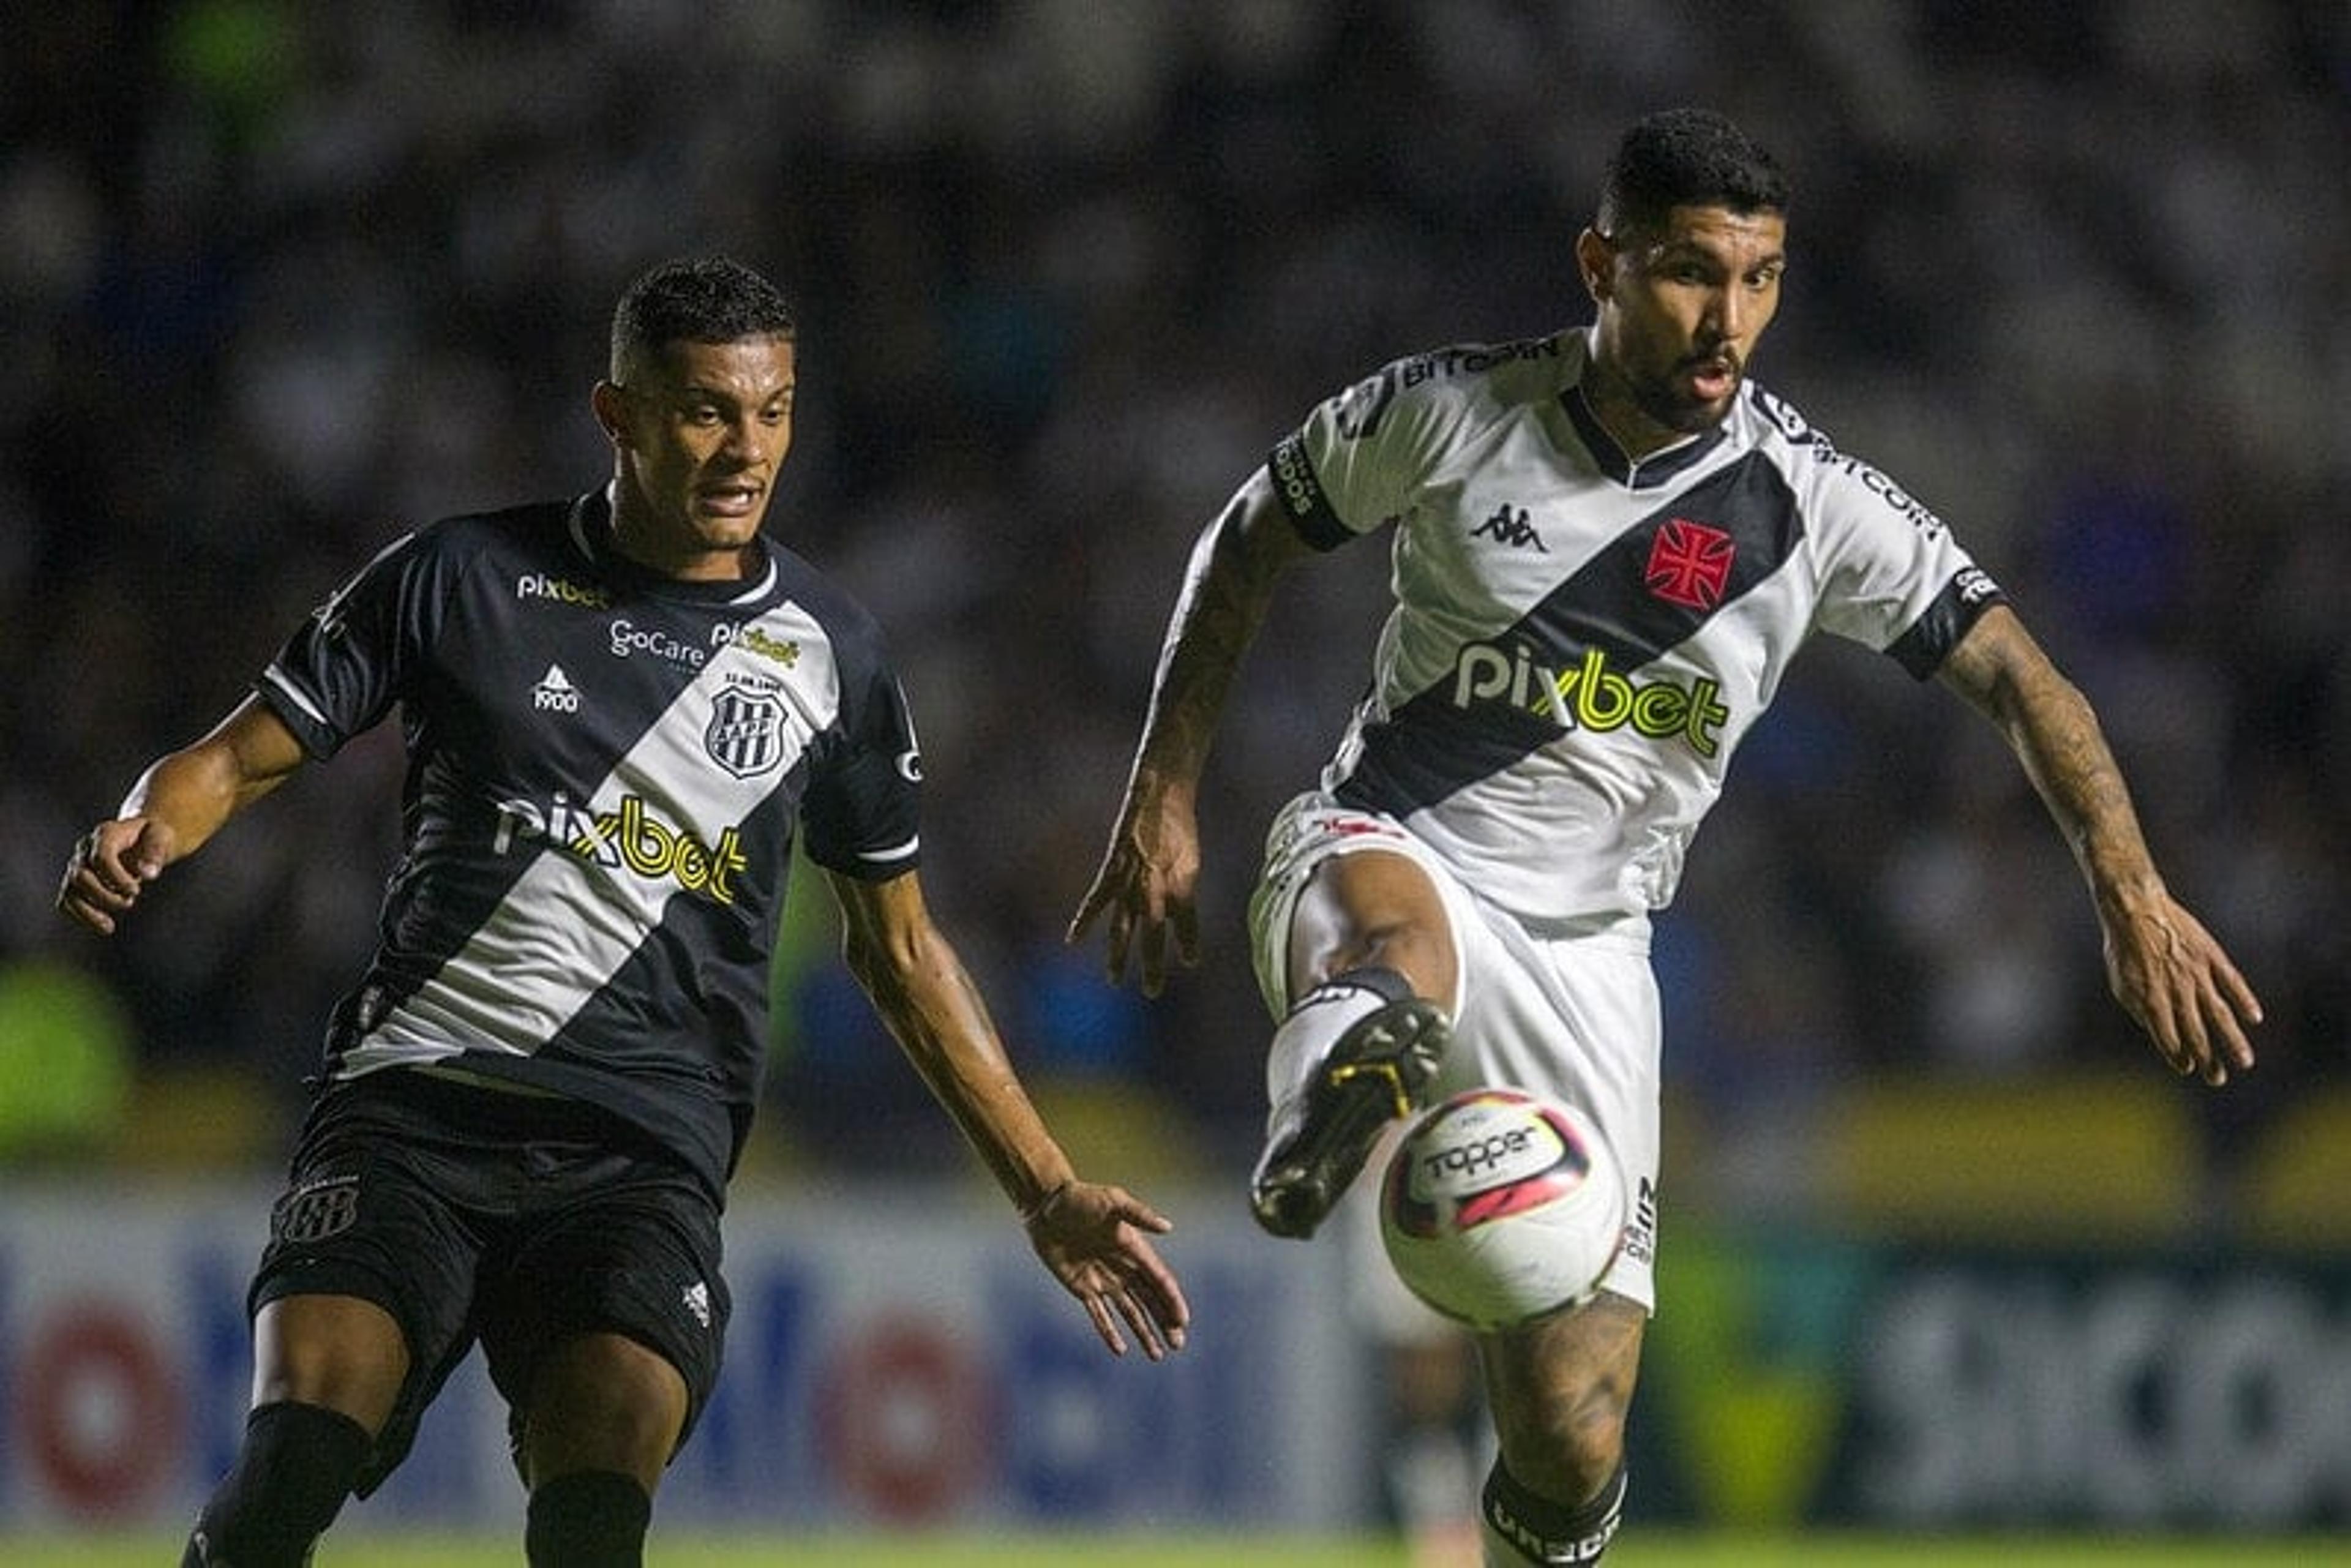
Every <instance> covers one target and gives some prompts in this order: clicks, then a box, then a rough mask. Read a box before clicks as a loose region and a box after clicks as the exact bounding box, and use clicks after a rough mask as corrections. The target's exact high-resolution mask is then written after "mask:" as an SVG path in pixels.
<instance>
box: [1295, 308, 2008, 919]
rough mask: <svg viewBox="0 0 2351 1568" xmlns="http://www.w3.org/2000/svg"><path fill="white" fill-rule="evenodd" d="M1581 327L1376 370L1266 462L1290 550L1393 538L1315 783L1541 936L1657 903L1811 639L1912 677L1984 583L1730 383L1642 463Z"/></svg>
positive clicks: (1827, 452) (1917, 509) (1961, 620)
mask: <svg viewBox="0 0 2351 1568" xmlns="http://www.w3.org/2000/svg"><path fill="white" fill-rule="evenodd" d="M1590 352H1591V341H1590V338H1589V335H1588V332H1587V331H1586V330H1573V331H1568V332H1562V333H1560V334H1558V335H1555V336H1552V337H1549V338H1541V339H1532V340H1525V341H1522V342H1516V343H1507V344H1498V345H1474V346H1463V347H1457V348H1451V349H1446V350H1439V351H1437V352H1435V353H1430V354H1425V355H1419V356H1416V357H1414V358H1410V359H1406V360H1402V361H1396V362H1395V363H1394V364H1391V365H1389V366H1387V367H1386V368H1385V369H1384V370H1382V371H1379V372H1378V373H1377V374H1375V375H1374V376H1372V377H1370V378H1369V379H1367V380H1365V381H1364V382H1360V383H1358V384H1357V385H1355V386H1353V387H1352V388H1350V389H1349V390H1347V391H1346V392H1342V393H1341V394H1339V395H1338V396H1336V397H1333V398H1332V399H1330V400H1329V401H1327V402H1324V403H1322V405H1321V406H1319V407H1318V408H1317V409H1315V410H1314V411H1313V413H1311V414H1310V415H1309V416H1308V418H1307V420H1306V422H1305V423H1304V424H1303V425H1302V426H1301V428H1300V429H1299V430H1298V431H1297V432H1296V433H1294V434H1291V435H1290V436H1288V437H1286V438H1285V439H1284V440H1283V441H1282V442H1280V444H1278V445H1277V446H1276V447H1275V448H1274V451H1273V454H1272V455H1271V456H1270V459H1269V460H1268V472H1269V475H1270V478H1271V481H1272V484H1273V487H1274V489H1275V491H1276V493H1277V494H1278V495H1279V497H1280V502H1281V505H1282V507H1283V509H1284V510H1285V512H1286V513H1287V514H1288V516H1289V517H1290V520H1291V521H1292V523H1293V524H1294V525H1295V526H1296V527H1297V528H1298V529H1299V530H1300V532H1301V536H1302V537H1304V538H1306V539H1307V540H1309V541H1310V542H1311V543H1312V544H1314V545H1316V546H1317V547H1319V548H1323V549H1331V548H1335V547H1336V546H1337V545H1339V544H1342V543H1343V542H1345V541H1347V540H1349V539H1351V538H1356V537H1358V536H1359V535H1362V534H1365V533H1369V532H1372V531H1374V530H1375V529H1377V528H1382V527H1384V526H1393V527H1394V528H1395V539H1394V544H1393V568H1392V588H1393V591H1394V593H1395V608H1394V610H1393V612H1392V613H1391V614H1390V616H1389V618H1388V620H1387V622H1386V624H1385V625H1384V628H1383V629H1382V632H1381V635H1380V639H1379V643H1378V649H1377V653H1376V655H1375V663H1376V668H1375V670H1374V681H1373V685H1372V689H1371V691H1370V693H1369V695H1367V696H1366V697H1365V698H1364V702H1363V703H1362V705H1361V706H1360V707H1359V708H1358V709H1357V710H1356V712H1355V714H1354V716H1353V720H1352V722H1351V723H1350V724H1349V726H1348V728H1347V731H1346V734H1345V737H1344V738H1343V741H1342V742H1341V744H1340V747H1339V748H1338V751H1337V754H1336V755H1335V757H1334V758H1332V762H1331V763H1330V765H1329V767H1328V768H1327V769H1326V770H1325V774H1324V778H1323V787H1324V789H1327V790H1329V791H1331V792H1332V793H1333V794H1335V795H1336V796H1337V797H1338V798H1339V799H1340V800H1342V801H1343V802H1346V803H1348V804H1351V805H1354V806H1358V807H1364V808H1370V809H1374V810H1382V811H1385V812H1387V813H1389V814H1391V815H1393V816H1395V817H1396V818H1397V819H1399V820H1401V821H1403V822H1404V823H1405V826H1406V827H1408V828H1409V829H1410V830H1411V831H1413V832H1414V833H1415V834H1416V835H1417V836H1419V837H1420V838H1422V839H1423V840H1424V841H1426V842H1427V843H1428V844H1429V845H1430V846H1431V847H1432V848H1434V849H1435V850H1436V851H1437V852H1438V853H1439V854H1440V855H1442V856H1443V857H1444V859H1445V860H1446V862H1447V863H1448V864H1450V865H1451V866H1453V867H1454V868H1455V869H1456V870H1457V871H1458V873H1460V875H1461V876H1462V877H1463V879H1464V880H1465V881H1466V882H1467V883H1468V884H1469V885H1470V886H1472V887H1475V888H1477V889H1479V891H1480V893H1481V894H1484V895H1485V896H1486V897H1488V898H1489V899H1490V900H1492V901H1493V902H1494V903H1496V904H1499V905H1500V906H1501V907H1503V908H1505V909H1507V910H1510V911H1511V912H1512V913H1514V914H1516V915H1519V916H1520V917H1522V918H1525V919H1528V920H1531V921H1535V922H1559V923H1562V924H1565V925H1584V924H1589V923H1592V922H1594V921H1599V922H1605V921H1607V920H1609V919H1610V918H1612V917H1626V916H1629V917H1635V918H1638V917H1644V916H1646V914H1647V913H1648V912H1649V911H1651V910H1654V909H1656V908H1659V907H1662V906H1663V905H1664V904H1666V903H1667V901H1669V900H1670V899H1671V897H1672V896H1673V893H1674V889H1675V886H1676V884H1677V882H1678V881H1679V878H1680V874H1681V867H1682V860H1683V854H1684V852H1685V850H1686V849H1687V845H1688V843H1689V841H1690V839H1691V836H1692V835H1693V834H1694V833H1695V832H1696V831H1697V829H1698V822H1699V821H1700V820H1701V819H1702V818H1703V817H1704V816H1705V814H1706V812H1707V810H1708V808H1710V807H1711V806H1712V805H1713V803H1714V801H1715V800H1716V798H1717V796H1718V795H1719V793H1720V790H1721V788H1722V783H1723V779H1724V769H1725V768H1726V767H1727V766H1728V764H1729V760H1730V757H1731V754H1732V752H1733V751H1734V750H1735V749H1736V748H1737V747H1738V744H1739V741H1740V737H1742V736H1743V735H1744V734H1745V733H1746V731H1747V728H1748V727H1749V726H1750V725H1751V724H1752V723H1754V721H1755V719H1756V717H1757V716H1759V715H1760V714H1761V712H1762V710H1763V709H1764V707H1765V706H1767V705H1768V704H1769V703H1770V702H1771V698H1772V695H1774V693H1775V692H1776V691H1777V690H1778V688H1779V685H1780V681H1781V678H1782V674H1783V673H1784V672H1785V670H1786V669H1787V666H1788V663H1789V661H1790V660H1791V659H1792V657H1793V656H1794V655H1795V653H1796V652H1797V650H1798V648H1799V647H1800V646H1802V643H1804V642H1805V640H1806V639H1807V638H1809V637H1810V636H1811V635H1812V634H1813V632H1816V631H1826V632H1834V633H1836V634H1839V635H1841V636H1844V637H1847V638H1850V639H1853V640H1855V641H1856V642H1859V643H1864V644H1865V645H1867V646H1870V647H1873V648H1877V649H1882V650H1885V651H1886V652H1887V653H1891V654H1892V655H1893V656H1894V657H1896V659H1898V660H1899V661H1900V662H1901V663H1902V664H1903V665H1904V666H1905V667H1906V668H1907V669H1908V670H1909V671H1910V672H1911V673H1912V674H1915V675H1917V676H1919V677H1921V678H1924V677H1925V676H1927V675H1928V674H1932V673H1933V671H1934V670H1935V669H1936V667H1937V666H1938V664H1940V663H1941V662H1942V660H1943V658H1944V656H1945V655H1946V654H1947V653H1949V651H1950V649H1951V648H1952V646H1953V645H1954V644H1956V643H1958V641H1959V638H1960V637H1961V636H1962V635H1963V634H1964V633H1965V632H1966V631H1967V629H1968V628H1969V627H1970V626H1971V625H1972V624H1974V622H1975V620H1976V618H1977V617H1978V616H1979V615H1980V613H1981V612H1983V611H1984V610H1985V609H1986V608H1987V607H1988V606H1990V605H1991V604H1993V603H1995V602H1998V601H2000V599H2001V593H2000V590H1999V589H1998V587H1997V586H1996V585H1995V584H1993V582H1992V581H1991V580H1990V579H1989V578H1988V577H1986V576H1985V575H1984V574H1983V573H1982V572H1981V571H1980V570H1979V569H1977V568H1976V566H1975V565H1974V564H1973V563H1972V561H1971V560H1970V558H1969V556H1968V554H1967V553H1966V551H1965V550H1964V549H1961V548H1960V546H1959V544H1958V543H1957V542H1956V541H1955V540H1954V539H1953V538H1952V537H1951V534H1950V532H1949V529H1948V528H1946V527H1945V526H1944V524H1943V523H1942V521H1941V520H1940V519H1939V518H1938V517H1936V516H1935V515H1934V514H1933V513H1932V512H1930V511H1929V510H1928V508H1927V507H1924V506H1922V505H1920V504H1919V503H1918V502H1917V501H1916V500H1914V499H1912V498H1911V497H1908V496H1907V495H1906V494H1904V493H1903V492H1902V491H1901V490H1900V489H1899V488H1897V487H1896V486H1895V485H1893V484H1892V483H1891V482H1890V481H1888V480H1887V479H1886V477H1885V476H1883V475H1882V474H1880V473H1878V471H1877V470H1876V469H1875V468H1872V467H1871V466H1869V465H1867V464H1865V463H1863V462H1861V461H1859V460H1858V459H1855V458H1854V457H1851V456H1848V455H1845V454H1844V453H1841V452H1839V451H1837V450H1836V449H1835V447H1834V446H1833V445H1831V444H1830V443H1829V442H1828V441H1827V440H1826V439H1825V438H1824V437H1823V435H1822V434H1821V433H1820V432H1818V431H1816V430H1813V428H1812V427H1811V426H1810V425H1808V424H1807V423H1805V422H1804V420H1803V419H1802V417H1801V416H1800V415H1799V414H1798V413H1796V412H1795V411H1794V410H1793V409H1792V408H1790V407H1789V406H1788V405H1787V404H1786V403H1785V402H1782V401H1780V400H1779V399H1777V398H1775V397H1773V396H1772V395H1771V393H1770V392H1766V391H1765V390H1764V389H1763V388H1761V387H1760V386H1756V385H1753V384H1751V383H1750V385H1748V386H1747V387H1746V388H1745V389H1743V391H1742V392H1741V393H1740V396H1739V397H1738V398H1737V399H1736V400H1735V402H1734V405H1733V407H1732V408H1731V411H1730V413H1729V415H1728V416H1727V417H1726V418H1725V419H1724V420H1723V421H1722V423H1720V424H1719V426H1717V427H1715V428H1713V429H1711V430H1708V431H1706V432H1704V433H1702V434H1697V435H1693V436H1691V437H1690V438H1688V439H1687V440H1686V441H1683V442H1681V443H1679V444H1676V445H1674V446H1671V447H1669V448H1667V449H1666V450H1664V451H1661V452H1658V453H1656V454H1653V455H1650V456H1648V457H1646V458H1644V459H1642V460H1641V461H1639V462H1637V463H1635V462H1631V461H1628V460H1627V459H1626V457H1625V455H1624V453H1623V451H1622V450H1621V449H1620V448H1619V447H1618V446H1617V445H1616V444H1614V441H1612V440H1611V439H1610V437H1609V436H1608V434H1606V432H1605V431H1604V429H1603V428H1602V427H1601V425H1600V424H1599V423H1598V421H1597V420H1596V419H1595V418H1594V417H1593V414H1592V413H1591V410H1590V408H1589V406H1588V404H1587V403H1586V402H1585V400H1584V397H1583V391H1582V389H1581V382H1582V380H1583V371H1584V369H1585V367H1586V365H1587V364H1588V363H1589V362H1590Z"/></svg>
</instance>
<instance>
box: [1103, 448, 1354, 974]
mask: <svg viewBox="0 0 2351 1568" xmlns="http://www.w3.org/2000/svg"><path fill="white" fill-rule="evenodd" d="M1310 553H1311V550H1310V549H1309V547H1308V546H1307V544H1306V542H1305V541H1304V540H1303V539H1301V538H1300V537H1299V535H1298V531H1297V530H1296V529H1295V528H1292V527H1291V526H1290V522H1289V519H1288V518H1286V517H1283V516H1282V514H1281V509H1280V503H1279V502H1278V501H1277V500H1276V499H1275V497H1274V494H1273V483H1272V480H1271V479H1270V477H1269V476H1268V475H1267V473H1266V471H1265V470H1264V469H1263V468H1259V470H1258V471H1257V472H1256V473H1255V474H1253V475H1252V476H1250V477H1249V481H1248V482H1247V483H1246V484H1244V485H1243V486H1241V487H1240V489H1239V490H1238V492H1237V493H1236V494H1235V495H1234V497H1233V498H1232V499H1231V501H1229V502H1228V503H1227V504H1226V507H1225V509H1224V510H1223V511H1222V512H1220V513H1219V514H1217V518H1216V520H1215V521H1213V522H1211V523H1210V524H1209V525H1208V526H1207V528H1205V529H1204V530H1202V532H1201V534H1200V538H1199V541H1198V542H1197V543H1196V544H1195V545H1194V546H1193V548H1192V557H1191V560H1190V563H1189V564H1188V565H1187V566H1186V569H1185V572H1184V586H1183V589H1182V591H1180V592H1179V593H1178V594H1177V596H1176V601H1175V613H1174V614H1173V615H1172V616H1171V617H1170V618H1169V621H1168V624H1167V634H1166V638H1165V642H1164V643H1162V644H1161V646H1160V651H1159V667H1158V671H1157V673H1156V674H1155V676H1154V677H1153V680H1152V686H1151V706H1150V710H1149V712H1148V714H1147V715H1146V716H1145V717H1144V722H1143V737H1142V740H1141V742H1140V743H1139V744H1138V745H1137V747H1135V754H1134V767H1133V768H1132V769H1131V770H1130V772H1129V773H1128V776H1127V782H1126V794H1125V797H1124V799H1123V800H1121V801H1120V803H1119V811H1118V821H1117V823H1116V824H1115V825H1114V826H1113V828H1112V829H1111V835H1110V845H1109V848H1108V849H1107V850H1105V851H1104V852H1103V854H1102V865H1101V867H1100V869H1098V870H1097V871H1096V872H1095V873H1094V879H1093V883H1092V885H1091V886H1090V887H1088V888H1087V889H1086V893H1085V896H1084V898H1083V899H1081V901H1080V902H1079V904H1078V912H1077V915H1076V916H1075V918H1073V919H1072V920H1071V922H1070V930H1069V940H1070V941H1071V942H1076V941H1079V940H1081V939H1082V938H1083V937H1084V936H1085V934H1086V932H1087V930H1088V929H1089V928H1090V927H1091V926H1092V925H1093V924H1094V922H1095V921H1096V920H1098V919H1100V920H1103V922H1104V932H1105V936H1106V937H1107V941H1108V956H1109V972H1110V978H1111V983H1112V984H1113V985H1116V984H1118V983H1119V982H1120V981H1122V980H1123V979H1124V978H1125V977H1126V966H1127V958H1128V956H1129V955H1130V954H1132V955H1133V956H1134V958H1135V960H1136V966H1137V968H1138V970H1139V972H1140V975H1141V977H1142V983H1143V989H1144V994H1145V995H1147V996H1157V995H1158V994H1159V992H1160V990H1161V989H1162V988H1164V987H1165V984H1166V979H1167V967H1168V958H1169V956H1170V952H1171V948H1172V950H1173V956H1175V958H1177V959H1178V960H1180V961H1181V962H1183V963H1185V964H1186V965H1189V964H1193V963H1196V962H1197V961H1198V959H1199V945H1200V927H1199V918H1198V915H1197V911H1196V904H1195V896H1196V885H1197V883H1198V881H1199V874H1200V831H1199V825H1198V820H1197V816H1196V810H1195V801H1196V796H1197V793H1198V789H1199V782H1200V770H1201V768H1204V767H1205V766H1206V765H1207V759H1208V747H1209V743H1210V741H1211V739H1212V738H1213V737H1214V736H1215V733H1216V728H1217V719H1218V718H1219V716H1222V714H1223V712H1224V708H1225V699H1226V697H1227V695H1228V694H1229V693H1230V692H1231V690H1232V684H1233V675H1234V674H1235V672H1237V671H1238V669H1239V668H1240V664H1241V660H1242V658H1243V656H1244V655H1245V654H1247V653H1248V652H1249V644H1250V643H1253V642H1255V641H1256V639H1257V632H1258V628H1259V626H1260V625H1261V624H1263V622H1264V620H1265V612H1266V607H1267V606H1268V605H1269V604H1270V602H1271V601H1272V599H1273V591H1274V586H1275V584H1276V583H1277V582H1278V581H1279V580H1280V576H1281V574H1282V572H1283V571H1284V570H1287V569H1288V568H1289V567H1290V564H1291V563H1292V562H1294V561H1296V560H1298V559H1301V558H1302V557H1304V556H1306V555H1308V554H1310ZM1105 916H1106V917H1107V918H1106V919H1105Z"/></svg>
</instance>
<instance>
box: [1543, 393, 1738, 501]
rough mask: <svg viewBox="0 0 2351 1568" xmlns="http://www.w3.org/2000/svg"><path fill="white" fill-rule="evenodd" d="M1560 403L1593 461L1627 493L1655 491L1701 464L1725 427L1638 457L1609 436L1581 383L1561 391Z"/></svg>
mask: <svg viewBox="0 0 2351 1568" xmlns="http://www.w3.org/2000/svg"><path fill="white" fill-rule="evenodd" d="M1559 402H1560V406H1561V407H1562V409H1564V410H1565V411H1566V413H1567V422H1568V423H1570V424H1571V425H1573V426H1574V427H1575V434H1576V438H1577V439H1578V440H1579V441H1581V442H1582V443H1583V449H1584V451H1585V452H1587V453H1589V454H1590V455H1591V457H1592V461H1593V463H1595V464H1597V465H1599V467H1600V471H1601V472H1602V473H1603V474H1605V475H1606V476H1608V477H1609V478H1611V479H1614V481H1616V483H1618V484H1619V485H1622V486H1625V488H1626V489H1628V490H1653V489H1655V488H1656V487H1657V486H1660V485H1662V484H1664V483H1666V482H1667V480H1669V479H1671V478H1673V477H1674V476H1676V475H1677V474H1680V473H1683V472H1685V471H1687V469H1688V468H1689V467H1690V466H1691V465H1694V464H1697V463H1698V462H1700V461H1702V460H1703V459H1704V458H1705V456H1706V455H1707V454H1708V453H1709V452H1712V451H1713V450H1714V449H1715V447H1716V446H1718V445H1719V444H1721V442H1722V439H1723V428H1722V426H1721V425H1720V424H1716V425H1713V426H1711V427H1709V428H1708V429H1706V430H1702V431H1700V432H1698V434H1696V435H1693V436H1691V437H1689V439H1687V440H1686V441H1678V442H1676V443H1675V444H1673V445H1671V446H1668V447H1667V448H1665V449H1664V450H1663V451H1659V452H1653V453H1651V454H1650V455H1648V456H1646V457H1641V458H1635V457H1632V456H1629V455H1626V453H1625V448H1624V447H1622V446H1621V445H1619V444H1617V441H1616V438H1615V437H1614V436H1613V435H1611V434H1608V427H1607V426H1606V425H1604V424H1603V423H1600V416H1599V415H1598V414H1596V413H1593V412H1592V402H1591V400H1590V399H1589V398H1587V397H1585V396H1584V395H1583V382H1581V381H1579V382H1576V383H1575V384H1574V385H1573V386H1571V387H1569V388H1568V389H1567V390H1566V391H1565V392H1561V393H1560V394H1559Z"/></svg>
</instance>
